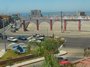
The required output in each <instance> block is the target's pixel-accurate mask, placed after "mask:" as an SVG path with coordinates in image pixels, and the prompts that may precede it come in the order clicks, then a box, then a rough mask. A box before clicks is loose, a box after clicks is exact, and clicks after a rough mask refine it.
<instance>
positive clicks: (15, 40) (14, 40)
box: [7, 37, 18, 42]
mask: <svg viewBox="0 0 90 67" xmlns="http://www.w3.org/2000/svg"><path fill="white" fill-rule="evenodd" d="M7 40H8V41H11V42H17V41H18V39H16V38H14V37H8V38H7Z"/></svg>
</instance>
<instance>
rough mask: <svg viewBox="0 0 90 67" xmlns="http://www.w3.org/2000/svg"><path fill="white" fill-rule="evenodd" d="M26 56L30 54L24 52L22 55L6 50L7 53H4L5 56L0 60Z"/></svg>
mask: <svg viewBox="0 0 90 67" xmlns="http://www.w3.org/2000/svg"><path fill="white" fill-rule="evenodd" d="M28 54H30V52H26V53H23V54H18V53H16V52H15V51H13V50H10V49H8V50H7V52H6V53H5V55H4V56H3V57H2V58H0V60H7V59H10V58H16V57H20V56H26V55H28Z"/></svg>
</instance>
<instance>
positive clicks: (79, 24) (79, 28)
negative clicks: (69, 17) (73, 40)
mask: <svg viewBox="0 0 90 67" xmlns="http://www.w3.org/2000/svg"><path fill="white" fill-rule="evenodd" d="M78 31H81V20H79V22H78Z"/></svg>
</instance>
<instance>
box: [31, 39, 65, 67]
mask: <svg viewBox="0 0 90 67" xmlns="http://www.w3.org/2000/svg"><path fill="white" fill-rule="evenodd" d="M63 43H64V41H61V38H58V39H54V38H47V39H45V41H43V42H41V43H36V42H34V43H33V44H34V45H36V46H37V48H36V49H35V50H34V54H37V55H38V56H40V55H41V56H44V58H45V64H44V65H43V66H44V67H59V64H58V63H57V60H56V59H55V57H54V54H55V53H58V52H59V51H58V48H59V47H60V45H61V44H63ZM33 44H32V45H33Z"/></svg>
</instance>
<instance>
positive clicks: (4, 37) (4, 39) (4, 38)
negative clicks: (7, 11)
mask: <svg viewBox="0 0 90 67" xmlns="http://www.w3.org/2000/svg"><path fill="white" fill-rule="evenodd" d="M2 22H3V41H4V46H5V51H7V48H6V36H5V35H6V33H5V20H4V19H2Z"/></svg>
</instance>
